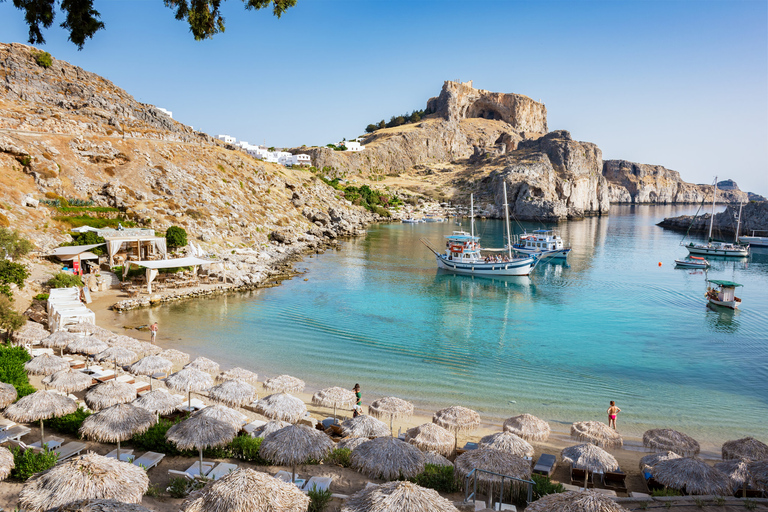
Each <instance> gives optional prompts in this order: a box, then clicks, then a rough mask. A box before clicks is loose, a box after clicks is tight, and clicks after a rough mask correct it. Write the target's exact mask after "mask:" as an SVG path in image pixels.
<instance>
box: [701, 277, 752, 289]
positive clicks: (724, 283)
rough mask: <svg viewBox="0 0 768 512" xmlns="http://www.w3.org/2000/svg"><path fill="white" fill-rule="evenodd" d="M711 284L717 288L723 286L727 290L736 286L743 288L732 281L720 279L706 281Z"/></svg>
mask: <svg viewBox="0 0 768 512" xmlns="http://www.w3.org/2000/svg"><path fill="white" fill-rule="evenodd" d="M707 281H709V282H710V283H712V284H716V285H718V286H725V287H728V288H736V287H737V286H744V285H743V284H739V283H734V282H733V281H721V280H720V279H707Z"/></svg>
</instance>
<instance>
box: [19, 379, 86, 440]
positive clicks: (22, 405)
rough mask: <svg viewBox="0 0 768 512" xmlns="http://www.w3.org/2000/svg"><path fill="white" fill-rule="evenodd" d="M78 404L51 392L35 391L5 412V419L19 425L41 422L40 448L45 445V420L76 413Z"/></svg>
mask: <svg viewBox="0 0 768 512" xmlns="http://www.w3.org/2000/svg"><path fill="white" fill-rule="evenodd" d="M76 410H77V403H76V402H75V401H74V400H72V399H71V398H69V397H67V396H64V395H60V394H58V393H53V392H51V391H44V390H40V391H35V392H34V393H32V394H31V395H27V396H25V397H22V398H20V399H19V401H18V402H16V403H15V404H12V405H10V406H9V407H8V408H7V409H6V410H5V417H6V418H8V419H9V420H11V421H15V422H17V423H29V422H31V421H38V420H39V421H40V446H43V445H44V444H45V429H44V426H43V420H47V419H50V418H54V417H58V416H64V415H65V414H69V413H72V412H75V411H76Z"/></svg>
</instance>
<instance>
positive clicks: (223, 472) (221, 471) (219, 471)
mask: <svg viewBox="0 0 768 512" xmlns="http://www.w3.org/2000/svg"><path fill="white" fill-rule="evenodd" d="M237 468H238V465H237V464H229V463H228V462H221V463H220V464H219V465H218V466H216V467H215V468H213V469H212V470H211V471H210V472H209V473H208V474H207V475H205V478H207V479H209V480H218V479H219V478H221V477H223V476H227V475H228V474H230V473H232V472H233V471H237Z"/></svg>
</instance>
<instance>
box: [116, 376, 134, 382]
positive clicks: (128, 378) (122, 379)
mask: <svg viewBox="0 0 768 512" xmlns="http://www.w3.org/2000/svg"><path fill="white" fill-rule="evenodd" d="M115 380H116V381H117V382H125V383H126V384H133V383H134V382H136V379H135V378H134V377H133V375H120V376H119V377H115Z"/></svg>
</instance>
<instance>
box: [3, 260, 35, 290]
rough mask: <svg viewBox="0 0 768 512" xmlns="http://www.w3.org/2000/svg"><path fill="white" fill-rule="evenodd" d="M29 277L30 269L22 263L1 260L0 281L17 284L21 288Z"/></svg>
mask: <svg viewBox="0 0 768 512" xmlns="http://www.w3.org/2000/svg"><path fill="white" fill-rule="evenodd" d="M28 277H29V269H28V268H27V266H26V265H22V264H21V263H14V262H13V261H8V260H5V259H3V260H0V283H3V284H7V285H10V284H15V285H16V286H18V287H19V288H24V281H25V280H26V279H27V278H28Z"/></svg>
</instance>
